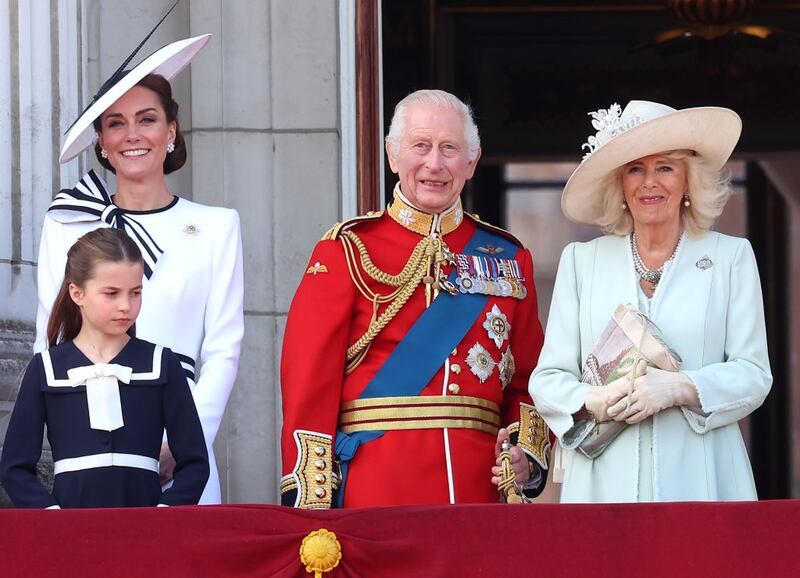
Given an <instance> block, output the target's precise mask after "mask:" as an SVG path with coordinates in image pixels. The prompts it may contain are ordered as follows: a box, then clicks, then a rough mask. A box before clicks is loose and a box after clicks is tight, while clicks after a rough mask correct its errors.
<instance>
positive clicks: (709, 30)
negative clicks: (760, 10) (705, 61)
mask: <svg viewBox="0 0 800 578" xmlns="http://www.w3.org/2000/svg"><path fill="white" fill-rule="evenodd" d="M666 4H667V7H668V8H669V9H670V10H671V11H672V14H673V15H674V16H675V17H676V18H678V19H680V20H683V21H684V22H686V23H688V24H689V25H690V27H689V28H672V29H670V30H664V31H663V32H660V33H659V34H657V35H656V38H655V41H656V42H657V43H663V42H668V41H670V40H673V39H675V38H680V37H684V38H691V37H697V38H703V39H705V40H714V39H716V38H719V37H721V36H726V35H728V34H741V35H743V36H751V37H755V38H760V39H762V40H764V39H766V38H769V37H770V36H771V35H772V34H773V33H774V32H775V31H774V30H773V29H771V28H768V27H766V26H756V25H748V24H745V23H744V22H743V21H744V20H745V19H746V18H747V17H748V16H749V15H750V13H751V12H752V11H753V8H755V7H756V6H757V5H758V0H667V2H666Z"/></svg>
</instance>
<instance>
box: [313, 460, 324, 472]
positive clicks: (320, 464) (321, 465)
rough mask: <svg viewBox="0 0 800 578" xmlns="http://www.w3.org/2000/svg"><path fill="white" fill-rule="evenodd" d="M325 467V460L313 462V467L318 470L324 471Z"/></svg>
mask: <svg viewBox="0 0 800 578" xmlns="http://www.w3.org/2000/svg"><path fill="white" fill-rule="evenodd" d="M326 465H327V464H326V463H325V460H317V461H316V462H314V466H315V467H316V468H317V469H318V470H324V469H325V466H326Z"/></svg>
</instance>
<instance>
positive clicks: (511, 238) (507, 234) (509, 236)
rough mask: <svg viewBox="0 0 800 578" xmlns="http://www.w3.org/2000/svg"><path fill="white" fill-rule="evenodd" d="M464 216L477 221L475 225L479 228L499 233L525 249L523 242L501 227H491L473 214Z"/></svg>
mask: <svg viewBox="0 0 800 578" xmlns="http://www.w3.org/2000/svg"><path fill="white" fill-rule="evenodd" d="M464 214H465V215H466V216H468V217H470V218H471V219H472V220H473V221H475V223H476V224H477V225H478V226H479V227H483V228H484V229H488V230H489V231H491V232H492V233H497V234H498V235H500V236H501V237H505V238H506V239H508V240H509V241H512V242H513V243H515V244H516V245H518V246H519V247H523V244H522V241H520V240H519V239H517V238H516V237H515V236H514V235H512V234H511V233H510V232H509V231H506V230H505V229H501V228H500V227H495V226H494V225H490V224H489V223H487V222H485V221H481V218H480V217H479V216H478V215H473V214H472V213H467V212H466V211H465V212H464Z"/></svg>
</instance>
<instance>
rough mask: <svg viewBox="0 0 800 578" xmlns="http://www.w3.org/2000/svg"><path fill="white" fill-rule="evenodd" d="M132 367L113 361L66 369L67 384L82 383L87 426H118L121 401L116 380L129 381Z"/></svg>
mask: <svg viewBox="0 0 800 578" xmlns="http://www.w3.org/2000/svg"><path fill="white" fill-rule="evenodd" d="M132 373H133V370H132V369H131V368H130V367H125V366H124V365H117V364H115V363H112V364H109V363H96V364H94V365H86V366H84V367H74V368H72V369H70V370H68V371H67V376H68V377H69V385H70V387H78V386H80V385H86V401H87V402H88V404H89V425H90V426H91V428H92V429H97V430H103V431H114V430H115V429H118V428H121V427H122V426H123V425H125V424H124V422H123V421H122V404H121V403H120V398H119V382H120V381H121V382H123V383H130V381H131V374H132Z"/></svg>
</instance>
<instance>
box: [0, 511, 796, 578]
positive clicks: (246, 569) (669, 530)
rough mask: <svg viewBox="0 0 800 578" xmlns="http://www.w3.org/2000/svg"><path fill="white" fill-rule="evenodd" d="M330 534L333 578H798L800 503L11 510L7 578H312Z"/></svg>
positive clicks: (1, 559)
mask: <svg viewBox="0 0 800 578" xmlns="http://www.w3.org/2000/svg"><path fill="white" fill-rule="evenodd" d="M319 528H326V529H328V530H331V531H333V532H335V533H336V535H337V537H338V539H339V542H340V543H341V545H342V554H343V557H342V561H341V563H340V565H339V566H338V567H337V568H335V569H334V570H333V571H332V572H331V573H329V574H325V576H326V577H330V578H340V577H370V578H371V577H384V576H385V577H408V576H424V577H438V576H442V577H450V576H453V577H455V576H458V577H466V576H470V577H471V576H487V577H495V576H497V577H501V576H503V577H505V576H509V577H511V576H513V577H516V576H540V577H546V578H553V577H558V576H593V577H594V576H614V577H615V578H621V577H626V576H648V577H659V576H665V577H667V576H668V577H670V578H675V577H686V576H704V577H705V576H727V577H737V576H743V577H744V576H747V577H752V576H800V543H798V542H800V500H788V501H772V502H759V503H732V504H721V503H685V504H652V505H644V504H630V505H574V506H567V505H519V506H511V505H500V504H498V505H476V506H417V507H395V508H371V509H352V510H330V511H303V510H293V509H289V508H282V507H279V506H244V505H243V506H201V507H182V508H142V509H128V510H81V511H77V510H72V511H67V510H64V511H41V510H37V511H29V510H0V575H2V576H3V577H11V576H13V577H17V576H25V577H26V578H27V577H37V576H63V577H72V576H81V577H86V578H91V577H94V576H103V577H111V576H147V577H148V578H151V577H153V576H170V577H182V576H186V577H192V578H199V577H204V576H209V577H212V576H213V577H220V576H247V577H254V578H255V577H259V578H262V577H266V576H279V577H302V576H309V574H307V573H306V572H305V568H304V567H303V566H302V565H301V563H300V561H299V556H298V553H299V549H300V543H301V541H302V539H303V537H304V536H305V535H306V534H307V533H309V532H311V531H313V530H317V529H319Z"/></svg>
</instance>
